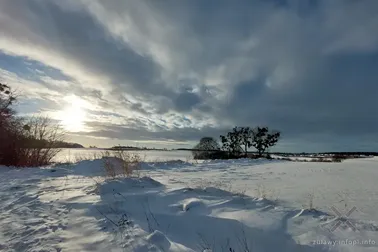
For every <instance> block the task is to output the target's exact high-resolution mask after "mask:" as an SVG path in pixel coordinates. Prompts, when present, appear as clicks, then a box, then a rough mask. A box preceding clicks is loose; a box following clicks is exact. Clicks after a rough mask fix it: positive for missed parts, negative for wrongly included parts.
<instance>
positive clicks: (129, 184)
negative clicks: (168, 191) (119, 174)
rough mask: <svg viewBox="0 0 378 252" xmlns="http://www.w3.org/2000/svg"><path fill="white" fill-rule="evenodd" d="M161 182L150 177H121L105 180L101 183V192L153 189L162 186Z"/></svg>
mask: <svg viewBox="0 0 378 252" xmlns="http://www.w3.org/2000/svg"><path fill="white" fill-rule="evenodd" d="M162 186H163V184H161V183H160V182H158V181H156V180H153V179H152V178H150V177H142V178H122V179H116V180H109V181H106V182H105V183H104V184H102V185H101V188H100V192H101V194H108V193H113V192H123V191H125V190H130V189H138V188H139V189H154V188H159V187H162Z"/></svg>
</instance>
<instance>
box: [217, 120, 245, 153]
mask: <svg viewBox="0 0 378 252" xmlns="http://www.w3.org/2000/svg"><path fill="white" fill-rule="evenodd" d="M220 138H221V141H222V149H223V150H224V151H227V152H228V153H229V155H230V156H233V157H237V156H240V153H242V152H243V148H242V147H241V145H242V135H241V134H240V131H239V129H238V127H234V128H233V129H232V131H231V132H228V133H227V135H225V136H223V135H221V136H220Z"/></svg>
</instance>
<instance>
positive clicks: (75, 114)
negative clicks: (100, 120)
mask: <svg viewBox="0 0 378 252" xmlns="http://www.w3.org/2000/svg"><path fill="white" fill-rule="evenodd" d="M63 100H64V101H65V102H66V104H65V105H64V107H63V110H62V111H58V112H57V115H56V119H58V120H60V121H61V122H62V125H63V127H64V129H65V130H67V131H73V132H80V131H85V130H86V128H85V120H86V117H87V115H86V112H85V108H86V107H88V104H87V103H86V102H85V101H84V100H82V99H80V98H79V97H77V96H75V95H70V96H66V97H64V98H63Z"/></svg>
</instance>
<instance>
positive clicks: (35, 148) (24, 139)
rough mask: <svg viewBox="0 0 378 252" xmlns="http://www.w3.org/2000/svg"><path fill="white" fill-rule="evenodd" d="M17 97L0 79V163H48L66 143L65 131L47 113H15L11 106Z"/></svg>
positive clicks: (29, 164) (20, 165)
mask: <svg viewBox="0 0 378 252" xmlns="http://www.w3.org/2000/svg"><path fill="white" fill-rule="evenodd" d="M16 97H17V96H16V95H15V93H14V92H13V91H12V89H11V88H10V87H9V86H8V85H6V84H2V83H0V165H6V166H16V167H25V166H41V165H47V164H49V163H50V162H51V161H52V159H53V157H54V156H55V155H56V154H57V153H58V152H59V151H60V149H58V148H61V147H62V146H64V145H66V144H65V142H63V139H64V132H63V130H62V129H61V127H60V126H59V125H58V124H57V123H55V122H54V121H53V120H51V119H50V118H48V117H40V116H39V117H38V116H37V117H20V116H18V115H17V113H16V111H15V110H14V109H13V107H14V105H15V102H16V101H17V99H16ZM68 145H69V146H72V144H68Z"/></svg>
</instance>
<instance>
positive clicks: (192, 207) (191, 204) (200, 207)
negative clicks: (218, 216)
mask: <svg viewBox="0 0 378 252" xmlns="http://www.w3.org/2000/svg"><path fill="white" fill-rule="evenodd" d="M206 209H207V207H206V204H205V203H204V202H203V201H202V200H200V199H196V198H192V199H188V200H187V201H186V202H185V203H184V204H183V205H182V210H183V211H184V212H188V211H190V212H193V211H195V212H198V211H204V210H206Z"/></svg>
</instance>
